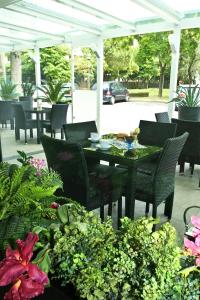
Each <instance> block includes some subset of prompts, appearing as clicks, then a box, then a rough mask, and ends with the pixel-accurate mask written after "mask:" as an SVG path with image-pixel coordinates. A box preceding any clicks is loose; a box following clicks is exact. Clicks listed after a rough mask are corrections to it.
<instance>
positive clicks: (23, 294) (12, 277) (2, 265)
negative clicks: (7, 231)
mask: <svg viewBox="0 0 200 300" xmlns="http://www.w3.org/2000/svg"><path fill="white" fill-rule="evenodd" d="M37 241H38V235H37V234H33V233H31V232H29V233H28V235H27V238H26V240H25V241H22V240H17V241H16V243H17V249H16V250H12V249H11V248H10V247H8V248H7V249H6V258H4V259H3V260H2V261H1V262H0V286H4V285H8V284H11V283H13V285H12V287H11V289H10V290H9V291H8V292H7V293H6V294H5V296H4V300H26V299H31V298H33V297H35V296H37V295H39V294H41V293H43V292H44V286H45V285H46V284H47V283H48V277H47V275H46V274H45V273H44V272H43V271H41V270H40V269H39V268H38V266H37V265H35V264H33V263H30V259H31V258H32V256H33V247H34V245H35V243H36V242H37Z"/></svg>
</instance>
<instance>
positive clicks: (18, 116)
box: [13, 103, 37, 143]
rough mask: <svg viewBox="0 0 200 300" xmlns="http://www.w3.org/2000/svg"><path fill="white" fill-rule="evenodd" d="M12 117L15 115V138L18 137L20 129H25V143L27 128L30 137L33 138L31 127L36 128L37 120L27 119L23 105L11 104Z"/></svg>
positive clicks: (17, 138)
mask: <svg viewBox="0 0 200 300" xmlns="http://www.w3.org/2000/svg"><path fill="white" fill-rule="evenodd" d="M13 110H14V117H15V139H16V140H19V139H20V129H23V130H24V131H25V143H27V129H30V137H31V138H33V128H37V121H36V120H33V119H27V118H26V114H25V112H24V108H23V106H22V105H21V104H20V103H18V104H13Z"/></svg>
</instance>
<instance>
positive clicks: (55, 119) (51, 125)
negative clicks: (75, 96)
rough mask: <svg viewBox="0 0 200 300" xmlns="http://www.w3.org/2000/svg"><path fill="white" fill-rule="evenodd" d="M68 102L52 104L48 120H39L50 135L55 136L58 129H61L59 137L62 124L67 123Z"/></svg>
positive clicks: (62, 136)
mask: <svg viewBox="0 0 200 300" xmlns="http://www.w3.org/2000/svg"><path fill="white" fill-rule="evenodd" d="M67 111H68V104H53V105H52V109H51V112H50V118H49V120H48V119H47V120H42V121H41V123H40V124H41V128H42V129H43V128H45V129H47V130H49V131H50V132H51V137H53V136H54V137H55V135H56V132H57V131H58V130H60V131H61V139H63V138H64V135H63V125H64V124H66V123H67Z"/></svg>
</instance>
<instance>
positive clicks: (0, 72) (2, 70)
mask: <svg viewBox="0 0 200 300" xmlns="http://www.w3.org/2000/svg"><path fill="white" fill-rule="evenodd" d="M0 77H3V78H4V79H5V80H6V61H5V54H4V53H0Z"/></svg>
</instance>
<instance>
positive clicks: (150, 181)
mask: <svg viewBox="0 0 200 300" xmlns="http://www.w3.org/2000/svg"><path fill="white" fill-rule="evenodd" d="M188 135H189V134H188V133H184V134H183V135H181V136H179V137H175V138H170V139H167V140H166V142H165V144H164V147H163V150H162V152H161V154H160V155H159V159H158V160H157V163H156V167H155V171H154V172H153V173H151V174H150V175H149V174H144V173H140V172H138V173H137V177H136V187H135V189H136V195H135V199H136V200H139V201H142V202H146V211H145V213H146V215H147V214H148V212H149V206H150V204H152V207H153V208H152V217H153V218H156V217H157V207H158V206H159V205H160V204H161V203H162V202H164V201H165V210H164V214H165V215H166V216H167V217H168V219H169V220H170V219H171V216H172V210H173V200H174V180H175V170H176V163H177V161H178V158H179V155H180V153H181V151H182V149H183V146H184V144H185V142H186V140H187V138H188ZM141 165H142V164H141ZM133 205H135V203H134V204H133ZM154 229H155V226H154Z"/></svg>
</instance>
